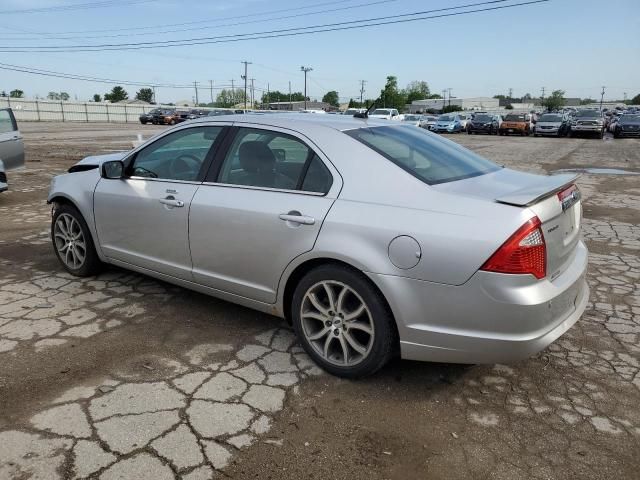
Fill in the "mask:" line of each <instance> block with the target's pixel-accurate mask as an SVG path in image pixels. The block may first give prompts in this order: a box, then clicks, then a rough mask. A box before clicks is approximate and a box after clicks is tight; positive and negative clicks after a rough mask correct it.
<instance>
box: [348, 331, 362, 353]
mask: <svg viewBox="0 0 640 480" xmlns="http://www.w3.org/2000/svg"><path fill="white" fill-rule="evenodd" d="M344 338H345V340H346V341H347V342H348V343H349V345H351V348H353V349H354V350H355V351H356V352H358V353H359V354H360V355H364V354H365V353H367V348H366V347H364V346H362V345H360V344H359V343H358V341H357V340H356V339H355V338H353V337H352V336H351V334H350V333H349V332H344Z"/></svg>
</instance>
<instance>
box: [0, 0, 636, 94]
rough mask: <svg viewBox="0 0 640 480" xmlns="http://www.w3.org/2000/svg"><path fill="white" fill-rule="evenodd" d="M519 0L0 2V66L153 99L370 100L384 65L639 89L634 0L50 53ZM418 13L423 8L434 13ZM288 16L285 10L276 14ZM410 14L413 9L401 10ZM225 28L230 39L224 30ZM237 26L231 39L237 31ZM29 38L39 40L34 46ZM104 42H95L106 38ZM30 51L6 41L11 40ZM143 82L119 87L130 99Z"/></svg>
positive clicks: (507, 85) (465, 83)
mask: <svg viewBox="0 0 640 480" xmlns="http://www.w3.org/2000/svg"><path fill="white" fill-rule="evenodd" d="M525 1H527V0H508V1H498V2H493V3H487V2H482V0H341V1H336V0H333V1H331V0H305V1H302V0H298V1H294V0H110V1H99V0H0V67H1V66H2V65H14V66H19V67H20V68H22V67H27V68H29V69H33V68H35V69H40V70H47V71H52V72H62V73H65V74H73V75H81V76H90V77H93V78H101V79H103V78H106V79H114V80H121V81H128V82H139V83H141V84H142V83H148V84H149V85H151V84H164V85H179V86H184V87H185V88H169V87H158V88H157V89H156V91H157V99H158V101H160V102H165V103H167V102H176V101H179V100H191V99H192V98H193V97H194V96H195V93H194V88H192V87H188V88H186V87H187V86H190V85H193V82H198V85H199V88H198V93H199V99H200V101H201V102H208V101H210V89H209V86H210V81H213V86H214V89H216V90H214V96H215V94H216V91H217V89H218V88H222V87H223V86H227V85H230V84H231V80H232V79H233V82H234V84H235V85H236V87H237V86H239V85H242V83H241V82H243V81H242V80H241V75H242V74H243V73H244V65H243V64H242V63H241V62H242V61H244V60H246V61H249V62H252V63H251V64H250V65H248V77H249V78H254V79H255V81H254V85H255V87H256V90H257V93H256V96H258V95H259V93H261V92H262V91H263V90H266V89H267V88H269V89H270V90H281V91H288V88H289V87H288V83H289V82H291V88H292V90H293V91H302V90H303V88H304V74H303V73H302V72H301V70H300V67H301V66H306V67H311V68H312V69H313V70H312V71H310V72H309V74H308V83H307V94H308V95H309V96H310V97H311V98H317V99H320V98H321V97H322V96H323V95H324V94H325V93H326V92H327V91H329V90H336V91H338V92H339V95H340V99H341V101H348V100H349V98H350V97H353V98H359V97H360V80H365V81H366V84H365V93H364V97H365V98H375V97H377V96H378V94H379V91H380V89H381V88H382V87H383V86H384V83H385V79H386V77H387V76H389V75H394V76H396V77H397V78H398V84H399V86H400V87H405V86H406V85H407V84H408V83H409V82H411V81H413V80H424V81H426V82H428V84H429V86H430V88H431V91H432V92H434V93H441V91H442V90H443V89H449V88H451V93H452V95H453V96H454V97H473V96H493V95H495V94H508V92H509V89H512V90H513V96H514V97H519V96H522V95H524V94H525V93H530V94H531V95H533V96H539V95H540V93H541V88H542V87H544V88H545V91H546V92H547V95H548V93H549V92H551V91H552V90H556V89H561V90H565V92H566V93H565V96H567V97H582V98H585V97H590V98H596V99H600V93H601V90H602V86H605V87H606V89H605V100H607V99H611V100H613V99H622V98H623V96H624V94H625V93H626V94H627V97H628V98H632V97H633V96H635V95H637V94H639V93H640V0H608V1H606V2H603V1H602V0H597V1H596V0H550V1H548V2H544V3H537V4H530V5H524V6H519V7H513V8H504V9H499V10H493V11H485V12H478V13H471V14H466V15H456V16H448V17H441V18H431V19H425V20H420V21H413V22H406V23H397V24H391V25H378V26H372V27H368V28H360V29H354V28H350V29H348V30H342V31H332V32H322V33H315V34H311V35H297V36H286V37H280V38H262V39H257V40H247V41H234V42H227V43H214V44H204V45H186V46H172V47H169V48H153V49H136V50H117V51H93V52H78V51H52V50H53V49H50V47H63V48H60V49H57V50H65V48H66V49H67V50H69V49H73V48H77V47H85V48H87V46H90V45H104V44H121V43H129V44H131V45H132V46H140V45H141V42H153V41H165V40H181V39H189V38H197V37H213V36H216V37H220V36H228V35H238V34H246V33H253V32H265V31H273V30H281V29H290V28H297V27H309V26H313V25H323V24H328V23H331V24H334V23H340V22H349V21H357V22H356V23H354V24H351V25H362V23H361V21H362V20H364V19H371V18H383V19H385V18H386V19H388V17H390V16H397V15H402V14H408V13H414V12H424V11H427V10H434V9H441V8H449V7H454V6H459V5H465V4H477V3H486V4H485V5H481V6H476V7H467V8H463V9H459V10H449V11H447V12H440V14H442V13H452V12H460V11H465V10H472V9H480V8H491V7H497V6H506V5H511V4H515V3H521V2H525ZM436 14H437V13H430V14H429V13H426V14H423V15H422V16H433V15H436ZM283 17H287V18H283ZM400 18H404V19H406V18H415V17H409V16H405V17H400ZM227 38H233V37H227ZM236 38H237V37H236ZM24 47H38V48H39V49H40V50H42V49H43V48H42V47H45V48H44V49H45V50H48V51H33V50H37V48H31V49H25V48H24ZM101 48H103V49H104V47H101ZM20 49H22V50H29V51H28V52H25V51H21V52H12V51H11V50H20ZM114 84H115V83H100V82H95V81H81V80H72V79H61V78H53V77H45V76H38V75H32V74H27V73H24V72H15V71H8V70H2V69H0V91H2V90H5V91H7V92H9V91H10V90H13V89H14V88H19V89H21V90H24V92H25V96H26V97H29V98H32V97H35V96H36V95H38V96H40V97H44V96H46V95H47V93H48V92H49V91H66V92H68V93H69V94H70V95H71V97H72V98H77V99H78V100H88V99H90V98H91V97H92V96H93V94H94V93H99V94H104V93H105V92H107V91H110V90H111V88H112V87H113V86H114ZM138 88H140V87H139V86H127V85H125V89H126V90H127V91H128V92H129V96H130V97H133V96H134V95H135V91H136V90H137V89H138Z"/></svg>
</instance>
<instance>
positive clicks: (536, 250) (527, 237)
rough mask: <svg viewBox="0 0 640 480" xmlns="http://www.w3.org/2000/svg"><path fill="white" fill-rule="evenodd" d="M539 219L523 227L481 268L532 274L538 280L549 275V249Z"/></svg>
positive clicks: (530, 221) (534, 218) (536, 218)
mask: <svg viewBox="0 0 640 480" xmlns="http://www.w3.org/2000/svg"><path fill="white" fill-rule="evenodd" d="M540 226H541V222H540V219H539V218H538V217H533V218H532V219H531V220H529V221H527V223H525V224H524V225H522V226H521V227H520V228H519V229H518V230H517V231H516V233H514V234H513V235H511V237H509V239H508V240H507V241H506V242H504V243H503V244H502V246H501V247H500V248H499V249H498V250H497V251H496V252H495V253H494V254H493V255H492V256H491V258H489V260H487V261H486V262H485V264H484V265H483V266H482V267H480V270H485V271H487V272H498V273H520V274H524V273H530V274H531V275H533V276H534V277H536V278H537V279H541V278H544V277H545V276H546V275H547V249H546V246H545V243H544V235H542V229H541V228H540Z"/></svg>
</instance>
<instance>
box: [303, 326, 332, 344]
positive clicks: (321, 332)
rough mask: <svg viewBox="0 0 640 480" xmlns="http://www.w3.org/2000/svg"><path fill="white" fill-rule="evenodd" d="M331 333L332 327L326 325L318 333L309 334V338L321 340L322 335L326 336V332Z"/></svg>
mask: <svg viewBox="0 0 640 480" xmlns="http://www.w3.org/2000/svg"><path fill="white" fill-rule="evenodd" d="M328 333H331V327H324V328H322V329H320V331H318V333H314V334H313V335H309V336H308V337H307V338H308V339H309V340H310V341H312V342H314V341H316V340H320V339H321V338H322V337H324V336H325V335H326V334H328Z"/></svg>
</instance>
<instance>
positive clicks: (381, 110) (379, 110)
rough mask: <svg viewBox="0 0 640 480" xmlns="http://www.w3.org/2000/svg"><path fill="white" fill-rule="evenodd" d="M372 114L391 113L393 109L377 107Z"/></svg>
mask: <svg viewBox="0 0 640 480" xmlns="http://www.w3.org/2000/svg"><path fill="white" fill-rule="evenodd" d="M371 115H391V110H386V109H384V108H376V109H375V110H374V111H373V113H372V114H371Z"/></svg>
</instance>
